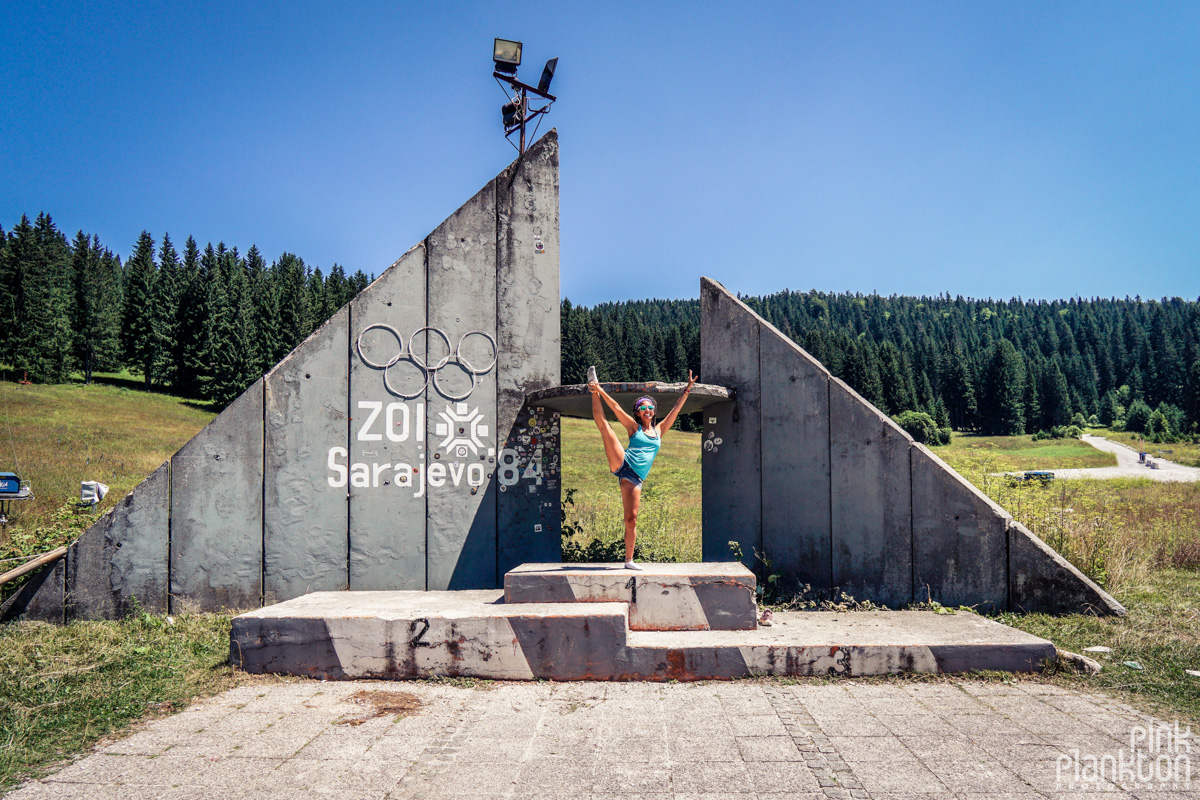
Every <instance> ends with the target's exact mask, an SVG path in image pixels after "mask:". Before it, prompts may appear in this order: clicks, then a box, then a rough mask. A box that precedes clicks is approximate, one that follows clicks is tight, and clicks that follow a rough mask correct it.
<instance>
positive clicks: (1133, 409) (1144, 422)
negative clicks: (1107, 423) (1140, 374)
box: [1125, 400, 1154, 433]
mask: <svg viewBox="0 0 1200 800" xmlns="http://www.w3.org/2000/svg"><path fill="white" fill-rule="evenodd" d="M1153 413H1154V412H1152V411H1151V410H1150V406H1148V405H1146V401H1144V400H1134V401H1133V402H1132V403H1130V404H1129V413H1127V414H1126V415H1125V430H1127V431H1129V432H1130V433H1149V428H1150V417H1151V416H1152V415H1153Z"/></svg>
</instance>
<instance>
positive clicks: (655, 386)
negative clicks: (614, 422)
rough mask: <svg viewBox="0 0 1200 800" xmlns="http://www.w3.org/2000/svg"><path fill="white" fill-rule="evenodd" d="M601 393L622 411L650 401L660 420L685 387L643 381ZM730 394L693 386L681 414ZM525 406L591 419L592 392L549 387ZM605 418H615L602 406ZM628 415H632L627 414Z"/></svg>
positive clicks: (608, 387) (579, 385) (723, 389)
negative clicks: (612, 400)
mask: <svg viewBox="0 0 1200 800" xmlns="http://www.w3.org/2000/svg"><path fill="white" fill-rule="evenodd" d="M600 385H601V386H602V387H604V391H606V392H608V394H609V396H610V397H612V399H614V400H616V401H617V403H618V404H620V405H621V406H622V407H624V408H629V409H632V408H633V404H634V402H635V401H636V400H637V399H638V398H639V397H643V396H650V397H653V398H654V402H655V404H657V406H658V416H659V418H660V419H661V418H662V417H664V416H666V414H667V412H668V411H670V410H671V408H672V407H673V406H674V405H675V402H676V401H677V400H678V399H679V395H681V394H683V390H684V389H685V388H687V384H686V383H661V382H658V381H647V382H645V383H604V382H603V381H602V382H601V383H600ZM731 399H733V398H732V394H731V393H730V391H729V389H727V388H726V387H724V386H714V385H712V384H710V383H697V384H694V385H693V386H692V391H691V392H690V393H689V394H688V399H687V400H686V401H685V402H684V404H683V410H682V411H680V412H679V413H681V414H691V413H692V412H694V411H700V410H702V409H705V408H708V407H709V406H711V405H712V404H713V403H721V402H725V401H727V400H731ZM525 403H526V405H529V406H534V407H537V408H549V409H551V410H554V411H557V412H558V413H559V414H561V415H562V416H564V417H578V418H580V419H591V418H592V393H591V392H589V391H588V388H587V384H585V383H576V384H568V385H566V386H552V387H551V388H549V389H542V390H541V391H537V392H530V393H529V395H527V396H526V398H525ZM604 412H605V415H606V416H607V417H608V418H609V419H615V418H616V417H615V416H613V413H612V411H610V410H609V409H608V406H605V407H604ZM631 413H632V412H631Z"/></svg>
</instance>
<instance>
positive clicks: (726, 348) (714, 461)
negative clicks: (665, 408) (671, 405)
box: [700, 278, 763, 566]
mask: <svg viewBox="0 0 1200 800" xmlns="http://www.w3.org/2000/svg"><path fill="white" fill-rule="evenodd" d="M758 345H759V321H758V317H757V315H755V314H754V313H753V312H752V311H750V309H749V308H747V307H746V305H745V304H744V303H742V302H741V301H740V300H738V299H737V298H736V297H734V296H733V295H732V294H730V293H729V292H727V291H726V290H725V287H723V286H721V285H720V284H719V283H717V282H716V281H712V280H709V279H708V278H701V279H700V376H701V377H702V378H704V380H705V381H708V382H710V383H714V384H717V385H718V386H727V387H729V388H730V389H732V390H733V391H734V393H735V394H736V397H737V400H736V402H730V403H717V404H715V405H713V406H710V407H709V408H708V409H707V410H705V412H704V432H703V436H704V444H703V445H702V447H703V450H702V452H701V466H702V469H703V474H702V476H701V486H702V489H703V509H702V512H701V520H702V526H703V530H704V531H706V532H707V534H706V535H704V536H703V539H702V541H701V550H702V552H703V557H704V560H705V561H726V560H728V559H729V558H730V557H731V553H730V547H729V542H730V541H736V542H738V543H739V545H740V546H741V550H742V563H743V564H746V565H747V566H754V565H755V563H756V560H755V556H754V554H755V551H756V550H757V551H760V552H761V551H762V548H763V538H762V461H761V459H762V425H761V419H760V416H759V415H760V413H761V409H760V398H761V391H760V385H759V363H760V362H759V351H758ZM709 443H711V446H710V444H709Z"/></svg>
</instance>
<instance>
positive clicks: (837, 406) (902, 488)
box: [829, 378, 1002, 607]
mask: <svg viewBox="0 0 1200 800" xmlns="http://www.w3.org/2000/svg"><path fill="white" fill-rule="evenodd" d="M829 438H830V444H829V450H830V471H831V488H832V524H833V585H834V586H835V587H840V588H841V591H843V592H845V593H846V594H849V595H851V596H853V597H855V598H858V599H863V598H869V599H871V600H873V601H875V602H878V603H884V604H887V605H890V606H901V607H902V606H904V605H906V604H908V603H910V602H912V599H913V583H912V481H911V472H910V469H911V468H910V465H909V457H908V451H909V447H910V445H911V444H912V439H911V438H910V437H909V436H908V434H907V433H905V432H904V430H903V429H901V428H900V426H898V425H896V423H894V422H892V420H891V418H890V417H888V416H887V415H886V414H884V413H883V412H881V411H879V410H878V409H877V408H875V407H874V406H872V405H871V404H870V403H868V402H867V401H866V400H864V399H863V398H862V397H861V396H859V394H858V393H857V392H855V391H854V390H853V389H851V388H850V387H849V386H847V385H846V384H845V383H843V382H842V381H840V380H838V379H837V378H833V379H831V380H830V383H829ZM994 566H995V568H996V569H1000V568H1001V567H1002V564H1001V563H997V564H995V565H994Z"/></svg>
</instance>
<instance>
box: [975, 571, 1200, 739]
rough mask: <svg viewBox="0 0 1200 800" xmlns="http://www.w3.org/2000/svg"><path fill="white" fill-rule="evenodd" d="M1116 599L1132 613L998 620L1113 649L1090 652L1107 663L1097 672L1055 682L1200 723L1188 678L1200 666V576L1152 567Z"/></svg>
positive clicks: (1194, 685) (1065, 645) (1060, 676)
mask: <svg viewBox="0 0 1200 800" xmlns="http://www.w3.org/2000/svg"><path fill="white" fill-rule="evenodd" d="M1118 599H1119V600H1120V601H1121V602H1122V603H1124V604H1125V607H1126V608H1127V609H1128V610H1129V614H1128V616H1125V617H1093V616H1085V615H1083V614H1074V615H1071V616H1067V617H1051V616H1047V615H1046V614H1001V615H999V617H998V619H999V621H1000V622H1004V623H1006V624H1008V625H1012V626H1013V627H1015V628H1020V629H1022V630H1025V631H1029V632H1030V633H1032V634H1034V635H1035V636H1041V637H1043V638H1046V639H1049V640H1050V641H1052V642H1054V644H1055V645H1057V646H1058V647H1060V648H1062V649H1063V650H1069V651H1071V652H1073V653H1079V652H1082V651H1083V650H1084V648H1087V647H1093V646H1095V645H1104V646H1106V647H1111V648H1112V653H1109V654H1104V655H1099V654H1093V653H1088V654H1086V655H1090V656H1092V657H1094V658H1097V659H1098V660H1099V661H1101V663H1102V665H1103V667H1104V669H1103V671H1102V672H1101V673H1100V674H1099V675H1092V676H1084V675H1081V674H1077V673H1073V672H1060V673H1057V674H1055V675H1053V680H1054V682H1055V683H1059V684H1061V685H1065V686H1070V687H1072V688H1076V689H1080V690H1082V691H1088V692H1091V691H1096V690H1103V691H1107V692H1109V693H1110V694H1115V695H1117V696H1119V697H1121V698H1122V699H1124V700H1126V701H1128V702H1130V703H1132V704H1133V705H1137V706H1140V707H1142V708H1144V709H1146V710H1149V711H1151V712H1153V713H1157V714H1159V715H1161V716H1163V717H1164V718H1166V719H1167V720H1172V719H1179V721H1180V723H1181V724H1183V723H1185V722H1186V723H1189V724H1191V725H1193V726H1200V678H1194V677H1191V676H1190V675H1187V674H1186V673H1184V670H1185V669H1200V622H1198V621H1200V575H1198V574H1197V573H1196V572H1195V571H1194V570H1180V569H1162V570H1154V571H1152V572H1149V573H1147V574H1146V575H1145V577H1144V581H1143V582H1141V583H1138V584H1130V585H1128V586H1126V587H1125V589H1124V590H1123V591H1121V592H1119V593H1118ZM1125 662H1134V663H1135V664H1137V665H1138V666H1140V667H1142V669H1140V670H1139V669H1136V668H1134V667H1131V666H1126V665H1125Z"/></svg>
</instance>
